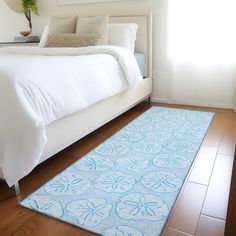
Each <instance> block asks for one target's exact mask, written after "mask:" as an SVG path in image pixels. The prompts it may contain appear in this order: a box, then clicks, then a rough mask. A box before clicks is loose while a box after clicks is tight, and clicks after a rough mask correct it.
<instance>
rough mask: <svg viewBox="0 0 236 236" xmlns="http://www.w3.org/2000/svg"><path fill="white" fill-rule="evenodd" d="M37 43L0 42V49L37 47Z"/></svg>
mask: <svg viewBox="0 0 236 236" xmlns="http://www.w3.org/2000/svg"><path fill="white" fill-rule="evenodd" d="M38 45H39V42H2V43H1V42H0V47H11V46H38Z"/></svg>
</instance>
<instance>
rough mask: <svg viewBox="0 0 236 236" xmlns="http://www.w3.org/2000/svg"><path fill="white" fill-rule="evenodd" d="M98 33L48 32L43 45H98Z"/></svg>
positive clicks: (59, 46)
mask: <svg viewBox="0 0 236 236" xmlns="http://www.w3.org/2000/svg"><path fill="white" fill-rule="evenodd" d="M99 41H100V35H99V34H69V33H65V34H64V33H61V34H50V35H48V38H47V41H46V43H45V47H58V48H61V47H71V48H72V47H88V46H95V45H98V42H99Z"/></svg>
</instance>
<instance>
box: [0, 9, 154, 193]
mask: <svg viewBox="0 0 236 236" xmlns="http://www.w3.org/2000/svg"><path fill="white" fill-rule="evenodd" d="M110 21H111V22H116V23H117V22H119V23H124V22H125V23H136V24H138V25H139V31H138V35H137V41H136V49H135V51H137V52H141V53H144V54H145V57H146V68H145V69H146V72H145V79H144V80H143V84H141V85H139V86H138V87H137V88H135V89H134V88H129V89H126V90H124V91H122V92H121V93H118V94H117V95H114V96H111V97H109V98H106V99H105V100H102V101H100V102H97V103H95V104H93V105H91V106H90V107H88V108H86V109H83V110H81V111H79V112H76V113H74V114H72V115H68V116H65V117H63V118H61V119H58V120H56V121H54V122H53V123H51V124H49V125H47V126H46V137H47V144H46V146H45V148H44V150H43V153H42V155H41V157H40V160H39V162H38V164H39V163H41V162H43V161H45V160H47V159H48V158H50V157H51V156H53V155H54V154H56V153H57V152H59V151H61V150H63V149H64V148H66V147H68V146H69V145H71V144H72V143H74V142H76V141H77V140H79V139H81V138H82V137H84V136H86V135H87V134H89V133H90V132H92V131H94V130H96V129H97V128H99V127H101V126H102V125H104V124H105V123H107V122H109V121H110V120H112V119H114V118H115V117H117V116H119V115H120V114H122V113H123V112H125V111H127V110H128V109H130V108H131V107H133V106H135V105H136V104H138V103H139V102H141V101H143V100H145V99H147V98H149V97H150V95H151V92H152V14H151V13H142V14H134V15H116V16H111V17H110ZM104 111H105V112H104ZM0 178H2V179H4V177H3V173H2V171H1V169H0ZM14 186H15V189H16V193H17V194H19V185H18V183H16V184H15V185H14Z"/></svg>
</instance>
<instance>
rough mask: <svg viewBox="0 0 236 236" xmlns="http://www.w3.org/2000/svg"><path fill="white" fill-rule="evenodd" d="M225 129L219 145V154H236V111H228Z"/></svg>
mask: <svg viewBox="0 0 236 236" xmlns="http://www.w3.org/2000/svg"><path fill="white" fill-rule="evenodd" d="M225 126H226V127H225V130H224V132H223V135H222V137H221V141H220V145H219V150H218V153H219V154H223V155H230V156H233V155H234V150H235V143H236V113H235V112H232V113H228V114H227V116H226V117H225Z"/></svg>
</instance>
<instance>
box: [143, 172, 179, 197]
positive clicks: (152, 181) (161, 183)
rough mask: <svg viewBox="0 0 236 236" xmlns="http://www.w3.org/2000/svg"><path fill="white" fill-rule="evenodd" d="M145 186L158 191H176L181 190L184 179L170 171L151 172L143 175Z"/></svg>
mask: <svg viewBox="0 0 236 236" xmlns="http://www.w3.org/2000/svg"><path fill="white" fill-rule="evenodd" d="M141 182H142V184H143V185H144V186H146V187H147V188H149V189H151V190H152V191H153V192H156V193H164V192H166V193H167V192H169V193H170V192H175V191H178V190H180V188H181V186H182V184H183V180H182V179H180V178H179V177H177V176H176V175H174V174H172V173H169V172H159V171H158V172H150V173H148V174H147V175H144V176H142V179H141Z"/></svg>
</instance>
